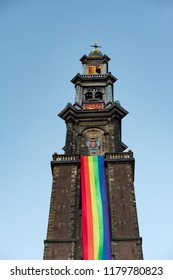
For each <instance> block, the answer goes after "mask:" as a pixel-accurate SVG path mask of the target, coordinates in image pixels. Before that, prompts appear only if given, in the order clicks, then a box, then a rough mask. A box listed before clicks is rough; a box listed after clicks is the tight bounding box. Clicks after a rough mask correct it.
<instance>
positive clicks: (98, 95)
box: [95, 91, 103, 100]
mask: <svg viewBox="0 0 173 280" xmlns="http://www.w3.org/2000/svg"><path fill="white" fill-rule="evenodd" d="M102 96H103V94H102V92H101V91H97V92H96V93H95V99H97V100H102Z"/></svg>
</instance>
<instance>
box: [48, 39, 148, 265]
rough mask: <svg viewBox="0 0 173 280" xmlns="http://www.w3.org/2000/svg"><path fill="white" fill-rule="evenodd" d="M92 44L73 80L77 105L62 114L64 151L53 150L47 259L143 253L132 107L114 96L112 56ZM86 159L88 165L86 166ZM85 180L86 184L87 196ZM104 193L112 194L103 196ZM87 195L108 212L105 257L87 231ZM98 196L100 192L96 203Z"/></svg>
mask: <svg viewBox="0 0 173 280" xmlns="http://www.w3.org/2000/svg"><path fill="white" fill-rule="evenodd" d="M92 47H93V50H92V51H91V52H90V53H89V55H84V56H82V58H81V59H80V61H81V63H82V73H81V74H79V73H78V74H77V75H76V76H75V77H74V78H73V79H72V80H71V82H72V83H73V84H74V87H75V102H74V104H73V105H72V104H71V103H68V104H67V105H66V107H65V108H64V109H63V110H62V111H61V112H60V113H59V117H60V118H62V119H63V120H64V121H65V123H66V140H65V146H64V148H63V150H64V154H57V153H55V154H53V159H52V161H51V168H52V176H53V184H52V194H51V201H50V213H49V221H48V230H47V239H46V240H45V241H44V244H45V248H44V259H50V260H53V259H57V260H65V259H69V260H70V259H71V260H80V259H87V258H88V259H104V258H105V259H113V260H128V259H131V260H140V259H143V254H142V238H141V237H140V235H139V227H138V219H137V210H136V200H135V192H134V163H135V160H134V157H133V153H132V151H131V150H129V151H125V150H126V148H127V146H126V145H125V144H124V143H123V142H122V139H121V121H122V119H123V118H124V117H125V116H126V115H127V114H128V112H127V111H126V110H125V109H124V108H123V107H122V106H121V105H120V103H119V102H118V101H114V83H115V82H116V81H117V78H116V77H115V76H113V75H112V74H111V72H109V61H110V58H109V57H108V56H107V55H105V54H104V55H103V54H102V53H101V52H100V50H99V46H97V45H96V44H95V45H94V46H92ZM90 160H93V162H90ZM100 160H101V161H102V162H103V163H102V165H98V166H96V165H95V161H97V162H100ZM86 161H87V163H86V164H87V165H83V163H84V162H86ZM89 165H92V167H93V168H94V166H96V168H95V170H96V171H95V172H96V175H93V174H94V173H93V171H92V170H91V168H90V167H89ZM87 168H88V170H90V172H91V173H88V174H89V175H88V174H87V175H86V170H87ZM100 170H101V173H100ZM82 174H83V175H82ZM91 174H92V175H91ZM100 174H103V177H100V176H102V175H100ZM87 176H88V178H87ZM92 176H94V177H93V178H94V179H93V181H92V179H91V177H92ZM97 176H98V177H97ZM98 178H100V184H102V183H103V181H104V185H105V189H104V191H103V190H102V189H100V190H101V191H100V193H99V192H98V190H99V185H98ZM104 178H105V179H104ZM87 180H88V181H87ZM91 181H92V182H94V184H95V187H96V191H93V190H92V189H91V192H90V193H89V194H88V192H89V191H88V190H89V185H91ZM82 182H83V183H82ZM89 182H90V183H89ZM83 185H84V187H85V189H86V197H85V199H86V200H85V201H84V200H83V197H84V196H85V194H84V191H83V189H82V188H83V187H82V186H83ZM92 192H94V194H92ZM103 192H104V195H105V197H106V199H105V198H103ZM87 195H89V196H90V198H91V203H93V207H94V210H93V212H94V211H96V212H97V213H98V217H100V216H99V215H100V213H101V212H102V213H103V216H104V215H105V218H103V226H102V225H100V224H99V223H100V219H102V217H101V218H98V220H97V221H98V226H100V229H99V231H101V232H102V233H103V234H102V236H105V235H104V234H105V233H104V227H105V226H107V227H108V230H107V232H108V231H109V232H108V239H110V241H108V242H110V244H108V243H106V242H107V241H104V240H105V239H104V237H103V241H102V245H103V247H104V246H105V249H106V250H107V247H109V246H110V257H106V253H105V255H104V253H103V250H102V248H100V247H102V245H100V243H99V241H98V240H101V237H94V239H95V242H96V243H97V247H99V249H98V251H99V250H100V251H99V252H102V253H101V254H102V257H103V258H102V257H101V258H97V254H96V255H94V253H93V255H92V252H91V251H92V248H91V247H92V246H93V243H92V242H93V241H92V240H91V239H92V238H89V237H86V236H85V231H86V230H89V231H88V234H87V236H89V235H90V233H91V231H92V230H93V228H91V223H92V221H91V219H92V218H91V216H90V217H89V218H88V217H87V215H92V213H93V212H92V210H91V208H92V206H91V204H89V202H88V198H87ZM92 195H93V196H94V195H95V202H94V200H93V197H92ZM102 198H103V201H102ZM99 199H100V202H103V203H105V201H107V206H106V208H105V206H103V204H100V205H101V206H100V205H99V202H98V200H99ZM87 203H88V204H87ZM96 205H97V206H98V208H97V209H96V208H95V207H96ZM84 208H86V209H85V210H86V211H85V210H84ZM104 209H106V210H105V211H106V214H104ZM90 212H92V213H90ZM86 213H88V214H86ZM87 219H88V221H89V222H88V225H86V223H87V222H86V220H87ZM96 219H97V218H96V216H95V218H93V221H94V222H93V227H94V226H95V224H97V222H96ZM87 226H88V227H89V228H88V229H87ZM96 230H97V229H96ZM85 238H88V239H90V240H88V239H87V246H88V247H87V249H86V248H84V246H85V245H86V241H85V240H84V239H85ZM94 239H93V240H94ZM83 240H84V241H83ZM84 250H85V252H86V254H85V253H83V251H84ZM88 252H90V253H88ZM99 254H100V253H99ZM84 255H85V258H84ZM86 256H87V257H86ZM104 256H105V257H104Z"/></svg>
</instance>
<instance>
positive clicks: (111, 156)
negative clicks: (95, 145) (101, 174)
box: [105, 151, 133, 160]
mask: <svg viewBox="0 0 173 280" xmlns="http://www.w3.org/2000/svg"><path fill="white" fill-rule="evenodd" d="M105 158H106V159H113V160H116V159H117V160H118V159H128V158H133V153H132V152H131V151H129V152H124V153H106V154H105Z"/></svg>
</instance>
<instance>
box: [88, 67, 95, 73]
mask: <svg viewBox="0 0 173 280" xmlns="http://www.w3.org/2000/svg"><path fill="white" fill-rule="evenodd" d="M93 73H94V66H92V65H91V66H89V67H88V74H89V75H91V74H93Z"/></svg>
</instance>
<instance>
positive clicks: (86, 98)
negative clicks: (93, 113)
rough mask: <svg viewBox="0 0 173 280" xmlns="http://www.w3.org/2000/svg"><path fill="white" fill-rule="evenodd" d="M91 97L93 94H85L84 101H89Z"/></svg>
mask: <svg viewBox="0 0 173 280" xmlns="http://www.w3.org/2000/svg"><path fill="white" fill-rule="evenodd" d="M92 97H93V94H92V92H91V91H88V92H86V94H85V100H91V99H92Z"/></svg>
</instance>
